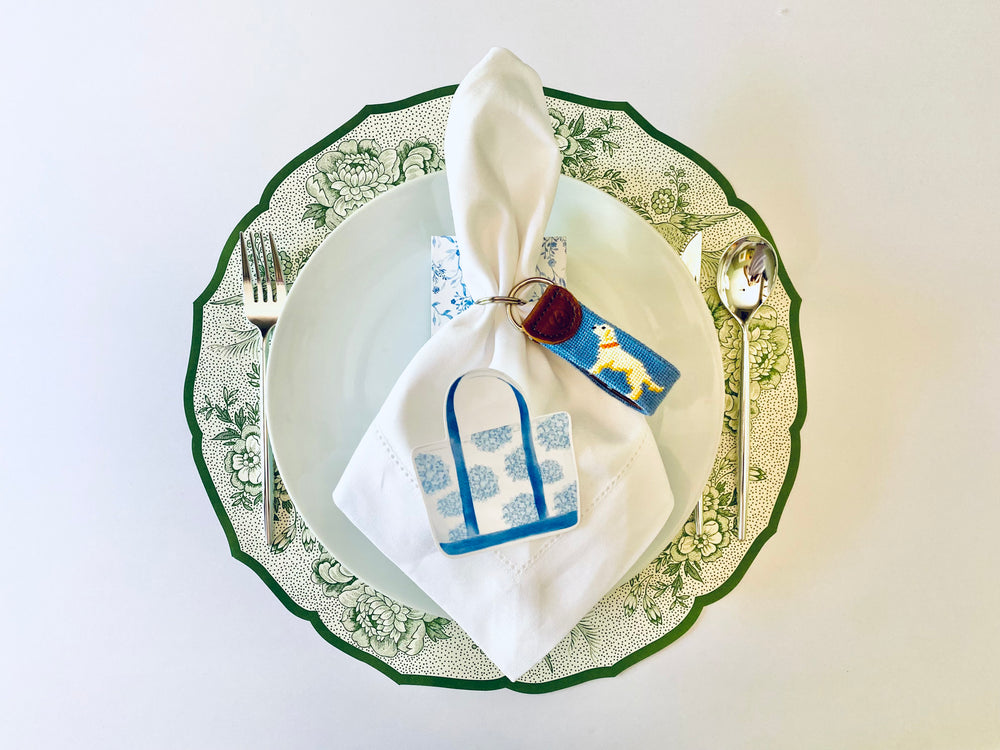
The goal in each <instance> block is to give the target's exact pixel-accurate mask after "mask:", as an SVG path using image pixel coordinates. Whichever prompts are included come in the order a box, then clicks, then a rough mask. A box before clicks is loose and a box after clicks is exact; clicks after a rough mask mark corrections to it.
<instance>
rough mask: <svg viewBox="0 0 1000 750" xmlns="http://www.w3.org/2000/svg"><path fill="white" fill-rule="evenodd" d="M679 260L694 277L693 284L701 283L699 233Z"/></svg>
mask: <svg viewBox="0 0 1000 750" xmlns="http://www.w3.org/2000/svg"><path fill="white" fill-rule="evenodd" d="M681 260H682V261H683V262H684V265H685V266H687V270H688V271H690V272H691V276H693V277H694V283H695V284H698V283H700V282H701V232H698V234H696V235H695V236H694V237H692V238H691V241H690V242H688V243H687V247H685V248H684V250H683V251H682V252H681Z"/></svg>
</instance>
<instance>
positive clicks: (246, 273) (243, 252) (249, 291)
mask: <svg viewBox="0 0 1000 750" xmlns="http://www.w3.org/2000/svg"><path fill="white" fill-rule="evenodd" d="M252 241H253V240H251V242H252ZM240 256H241V260H242V261H243V304H246V303H248V302H253V285H252V284H251V282H250V264H249V261H247V243H246V240H244V239H243V232H240Z"/></svg>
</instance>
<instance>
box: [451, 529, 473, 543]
mask: <svg viewBox="0 0 1000 750" xmlns="http://www.w3.org/2000/svg"><path fill="white" fill-rule="evenodd" d="M468 538H469V532H468V531H467V530H466V528H465V526H456V527H455V528H453V529H449V530H448V541H449V542H460V541H462V540H463V539H468Z"/></svg>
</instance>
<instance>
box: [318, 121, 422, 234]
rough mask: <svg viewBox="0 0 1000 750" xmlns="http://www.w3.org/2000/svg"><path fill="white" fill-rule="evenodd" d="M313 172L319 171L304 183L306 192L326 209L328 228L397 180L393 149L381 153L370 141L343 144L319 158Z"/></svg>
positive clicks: (398, 172)
mask: <svg viewBox="0 0 1000 750" xmlns="http://www.w3.org/2000/svg"><path fill="white" fill-rule="evenodd" d="M411 151H412V149H411ZM411 167H414V165H411ZM316 169H317V170H318V172H317V173H316V174H314V175H313V176H312V177H310V178H309V179H308V180H306V192H308V193H309V195H311V196H312V197H313V198H315V199H316V200H317V201H318V202H319V203H320V204H321V205H323V206H326V207H327V210H326V213H325V218H326V225H327V226H328V227H329V228H330V229H333V228H334V227H336V226H337V225H338V224H339V223H340V222H341V221H342V220H343V219H344V217H346V216H347V214H348V213H349V212H350V211H353V210H354V209H355V208H358V207H359V206H363V205H364V204H365V203H367V202H368V201H370V200H372V199H373V198H374V197H375V196H376V195H378V194H379V193H384V192H385V191H386V190H388V189H389V186H390V185H393V184H395V183H396V182H397V181H398V180H399V177H400V165H399V154H398V153H397V152H396V149H392V148H387V149H385V150H380V149H379V145H378V144H377V143H376V142H375V141H373V140H370V139H365V140H362V141H355V140H346V141H343V142H342V143H341V144H340V145H339V146H338V147H337V148H336V149H334V150H333V151H327V152H326V153H325V154H323V155H322V156H321V157H319V159H318V160H317V161H316Z"/></svg>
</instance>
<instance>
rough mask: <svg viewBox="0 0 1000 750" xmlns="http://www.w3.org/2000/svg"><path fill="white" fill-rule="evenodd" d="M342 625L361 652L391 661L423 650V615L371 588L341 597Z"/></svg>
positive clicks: (362, 587)
mask: <svg viewBox="0 0 1000 750" xmlns="http://www.w3.org/2000/svg"><path fill="white" fill-rule="evenodd" d="M340 603H341V604H343V605H344V607H345V610H344V614H343V617H342V618H341V622H343V624H344V627H345V628H346V629H347V630H348V632H350V633H351V639H352V640H353V641H354V642H355V643H356V644H357V645H359V646H360V647H361V648H370V649H371V650H372V651H374V652H375V653H376V654H378V655H379V656H384V657H385V658H387V659H391V658H392V657H394V656H395V655H396V654H398V653H399V652H400V651H402V652H403V653H404V654H409V655H410V656H413V655H414V654H416V653H418V652H419V651H420V650H421V649H422V648H423V647H424V638H425V637H426V635H427V628H426V626H425V624H424V613H423V612H420V611H419V610H416V609H410V608H409V607H406V606H404V605H402V604H399V603H398V602H394V601H393V600H392V599H390V598H389V597H387V596H385V595H384V594H381V593H379V592H378V591H376V590H375V589H373V588H372V587H371V586H368V585H365V584H360V585H357V586H353V587H351V588H348V589H345V590H344V591H342V592H341V594H340Z"/></svg>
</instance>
